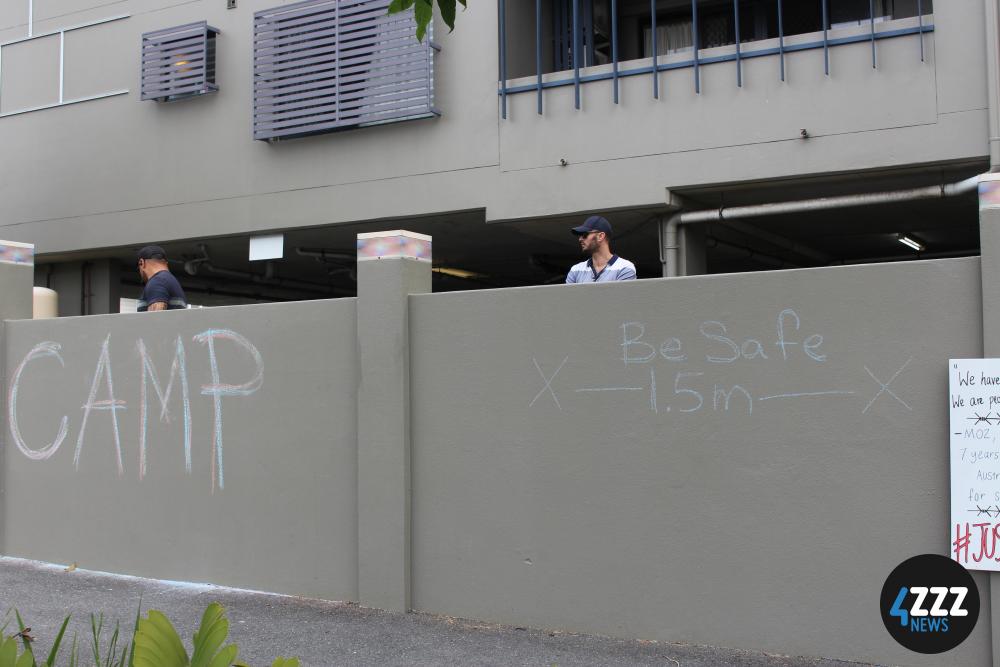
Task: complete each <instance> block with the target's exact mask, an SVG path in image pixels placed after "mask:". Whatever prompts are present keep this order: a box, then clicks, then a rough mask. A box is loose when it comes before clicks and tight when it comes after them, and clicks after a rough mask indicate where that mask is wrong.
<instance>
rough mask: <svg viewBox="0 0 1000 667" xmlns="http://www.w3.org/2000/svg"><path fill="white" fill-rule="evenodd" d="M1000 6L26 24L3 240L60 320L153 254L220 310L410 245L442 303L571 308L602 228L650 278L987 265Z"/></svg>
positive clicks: (28, 18)
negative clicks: (537, 296)
mask: <svg viewBox="0 0 1000 667" xmlns="http://www.w3.org/2000/svg"><path fill="white" fill-rule="evenodd" d="M996 4H997V3H996V2H995V0H970V1H969V2H956V1H954V0H951V1H949V0H938V1H937V2H934V3H933V4H932V2H931V0H860V1H859V0H815V2H795V3H792V2H788V1H787V0H786V1H784V2H781V1H779V0H735V1H733V2H730V1H729V0H724V1H715V0H696V1H693V2H692V1H690V0H653V2H651V3H637V2H626V1H625V0H535V2H531V0H501V1H500V2H499V4H495V3H477V2H475V1H472V2H470V3H469V5H470V6H469V8H468V9H467V10H465V11H460V12H459V15H458V17H457V21H456V30H455V31H454V32H448V31H447V28H445V27H444V26H443V25H442V24H440V22H437V23H435V25H434V26H433V28H434V29H433V31H432V33H431V34H430V35H429V36H428V37H427V38H426V39H425V41H424V43H422V44H420V43H417V41H416V39H415V37H414V36H413V35H412V25H411V24H410V23H406V24H403V23H400V22H399V20H398V17H397V18H396V19H391V20H390V19H389V18H388V17H386V15H385V6H386V5H387V3H386V2H378V1H374V0H366V1H363V2H344V1H341V2H330V1H327V2H324V1H321V0H309V1H307V2H298V3H282V2H280V1H278V0H235V2H234V1H233V0H199V1H197V2H178V1H176V0H122V1H119V2H107V1H106V0H12V1H11V2H7V3H3V6H2V7H0V146H2V155H3V157H4V159H3V160H0V237H2V238H5V239H8V240H11V241H19V242H27V243H33V244H34V245H35V252H36V285H41V286H47V287H51V288H53V289H56V290H57V291H58V292H59V296H60V306H59V310H60V314H63V315H74V314H89V313H102V312H117V310H118V304H119V299H120V297H130V296H135V293H136V292H137V291H138V289H139V286H138V284H139V278H138V275H137V274H136V273H135V271H134V266H133V265H134V261H133V259H132V258H133V257H134V251H135V250H136V249H137V248H139V247H141V246H143V245H146V244H148V243H158V244H160V245H162V246H164V247H165V248H167V250H168V253H169V254H170V256H171V259H172V260H173V262H174V264H173V266H172V268H174V272H175V273H176V274H178V275H179V276H180V277H181V278H182V282H183V283H184V284H185V287H186V288H187V290H188V292H189V297H190V300H191V301H192V302H194V303H201V304H205V305H212V304H223V303H247V302H259V301H274V300H293V299H308V298H322V297H333V296H344V295H352V294H354V292H355V289H356V288H355V269H354V256H353V253H354V239H355V236H356V234H357V233H359V232H369V231H379V230H387V229H396V228H401V227H405V228H407V229H410V230H413V231H417V232H423V233H427V234H430V235H432V236H433V237H434V240H435V248H434V252H435V257H434V264H435V269H436V272H435V274H434V275H435V290H452V289H470V288H478V287H489V286H515V285H529V284H541V283H546V282H559V281H560V280H561V279H562V277H563V276H564V274H565V271H566V269H567V268H568V266H569V265H570V264H571V263H572V262H573V261H576V257H575V250H576V249H575V245H574V244H573V242H572V238H571V237H570V236H569V235H568V233H567V230H568V227H570V226H572V225H573V224H577V221H578V220H579V219H580V218H581V216H584V215H588V214H590V213H594V212H599V213H602V214H605V215H606V216H607V217H608V218H609V219H610V220H611V221H612V223H613V224H614V225H615V231H616V250H618V251H619V252H620V253H621V254H622V255H623V256H627V257H629V258H630V259H632V260H633V261H635V262H636V264H637V266H638V267H639V274H640V277H655V276H659V275H663V274H664V272H669V273H682V274H683V273H687V274H693V273H706V272H712V273H718V272H731V271H746V270H762V269H772V268H786V267H796V266H822V265H829V264H839V263H854V262H870V261H888V260H902V259H910V258H917V257H925V258H927V257H951V256H962V255H974V254H978V243H979V239H978V221H977V214H976V199H975V195H974V194H973V193H972V191H971V190H969V189H968V188H963V187H947V186H950V185H951V184H956V183H961V182H962V181H963V180H964V179H967V178H969V177H971V176H975V175H976V174H979V173H982V172H985V171H988V170H989V169H990V168H991V166H992V165H993V164H995V163H996V162H997V156H998V154H1000V151H998V148H997V146H998V144H997V141H1000V140H997V139H996V137H997V136H1000V130H998V121H997V106H998V104H997V101H996V100H997V85H996V83H997V67H996V61H997V46H996V43H997V40H996V34H997V7H996ZM404 18H405V17H404ZM405 20H406V21H409V20H410V19H408V18H405ZM282 31H284V32H282ZM390 33H391V34H390ZM283 40H284V41H283ZM185 49H187V51H185ZM192 49H194V50H192ZM189 51H190V53H189ZM196 51H197V52H196ZM191 54H194V56H192V55H191ZM151 68H152V69H151ZM157 86H159V87H157ZM352 100H353V102H352ZM917 188H922V189H924V191H923V192H924V194H923V195H922V196H920V197H909V198H908V197H906V196H895V197H892V196H890V197H883V198H871V197H870V195H872V193H896V195H899V193H900V192H911V193H912V191H914V190H915V189H917ZM934 188H938V189H939V190H940V193H941V195H942V196H940V197H937V196H934V193H933V190H934ZM928 189H929V190H928ZM928 192H930V194H928ZM865 196H869V199H864V197H865ZM831 197H838V198H841V199H840V200H838V201H839V202H840V204H838V205H837V207H831V206H818V207H817V206H811V207H810V206H806V207H804V208H802V207H800V208H799V209H794V207H793V210H792V212H790V213H789V212H787V211H785V212H783V211H781V210H779V208H780V207H779V208H768V206H769V205H774V204H780V203H787V202H790V201H815V200H824V199H825V200H827V201H829V199H830V198H831ZM747 206H755V207H757V208H756V209H755V210H754V211H752V217H751V218H741V219H739V220H737V219H735V217H737V216H731V218H733V219H730V218H727V216H726V212H727V211H732V210H736V209H741V208H745V207H747ZM699 211H700V212H702V213H701V215H702V217H703V218H704V219H705V220H708V221H707V222H697V223H695V224H684V225H683V226H681V227H675V228H672V229H668V227H669V221H670V220H671V219H673V216H674V214H676V213H677V212H688V213H689V212H699ZM705 212H707V213H705ZM713 212H714V213H713ZM715 214H718V215H715ZM710 218H711V219H710ZM673 232H676V234H674V233H673ZM274 234H281V235H282V240H283V253H282V257H281V258H278V259H273V260H271V261H261V262H253V261H250V260H249V255H248V245H249V241H250V239H251V238H252V237H256V236H261V235H274ZM903 237H906V238H907V239H910V240H915V242H916V245H917V247H907V246H904V245H902V244H901V243H900V240H901V239H902V238H903ZM671 257H673V258H674V259H673V260H671ZM670 261H673V262H674V264H675V265H676V266H674V267H673V268H669V267H667V266H666V264H668V263H669V262H670Z"/></svg>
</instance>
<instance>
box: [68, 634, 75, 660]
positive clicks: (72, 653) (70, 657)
mask: <svg viewBox="0 0 1000 667" xmlns="http://www.w3.org/2000/svg"><path fill="white" fill-rule="evenodd" d="M76 639H77V637H76V633H75V632H74V633H73V647H72V648H71V649H70V651H69V667H77V653H76V649H77V645H76Z"/></svg>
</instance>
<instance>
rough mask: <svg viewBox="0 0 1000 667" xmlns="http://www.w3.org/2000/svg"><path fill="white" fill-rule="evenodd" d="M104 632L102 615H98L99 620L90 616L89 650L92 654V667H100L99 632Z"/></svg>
mask: <svg viewBox="0 0 1000 667" xmlns="http://www.w3.org/2000/svg"><path fill="white" fill-rule="evenodd" d="M103 630H104V614H101V615H100V620H98V617H97V616H94V615H93V614H91V615H90V650H91V651H92V652H93V653H94V666H95V667H100V665H101V632H102V631H103Z"/></svg>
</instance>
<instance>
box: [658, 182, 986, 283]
mask: <svg viewBox="0 0 1000 667" xmlns="http://www.w3.org/2000/svg"><path fill="white" fill-rule="evenodd" d="M978 187H979V176H978V175H977V176H973V177H972V178H967V179H965V180H964V181H959V182H958V183H945V184H941V185H930V186H927V187H923V188H911V189H909V190H894V191H891V192H872V193H868V194H860V195H844V196H840V197H821V198H819V199H803V200H799V201H787V202H774V203H771V204H756V205H753V206H734V207H733V208H719V209H712V210H708V211H686V212H678V213H674V214H673V215H671V216H670V217H669V218H668V219H667V220H666V221H665V222H663V221H661V222H660V224H661V226H662V235H661V240H662V245H661V249H662V251H663V254H662V255H661V259H662V261H663V275H664V276H665V277H668V278H670V277H674V276H677V275H678V265H679V262H678V259H679V247H678V243H677V237H678V227H680V225H687V224H691V223H694V222H724V221H726V220H739V219H744V218H757V217H761V216H765V215H781V214H784V213H805V212H809V211H824V210H828V209H833V208H848V207H853V206H871V205H875V204H892V203H898V202H906V201H917V200H920V199H942V198H945V197H954V196H957V195H961V194H965V193H968V192H973V191H975V190H976V189H977V188H978Z"/></svg>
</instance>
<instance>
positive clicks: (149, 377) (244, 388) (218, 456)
mask: <svg viewBox="0 0 1000 667" xmlns="http://www.w3.org/2000/svg"><path fill="white" fill-rule="evenodd" d="M192 341H193V342H195V343H198V344H199V345H202V346H204V347H205V349H206V352H207V358H208V359H207V361H208V367H209V372H210V377H211V382H209V383H207V384H203V385H201V387H200V393H201V395H202V396H210V397H211V399H212V407H213V424H212V437H211V451H212V455H211V457H210V459H211V480H212V490H213V491H214V490H215V487H216V485H217V486H218V488H219V489H223V488H225V475H224V465H223V464H224V458H223V410H222V405H223V402H222V399H223V397H239V396H250V395H251V394H254V393H256V392H257V391H258V390H259V389H260V388H261V386H262V385H263V383H264V361H263V358H262V357H261V355H260V352H259V351H258V350H257V348H256V347H255V346H254V344H253V343H251V342H250V341H249V340H248V339H247V338H246V337H244V336H242V335H241V334H239V333H237V332H235V331H232V330H229V329H207V330H205V331H202V332H201V333H198V334H196V335H195V336H194V337H193V338H192ZM220 343H225V344H230V345H235V346H236V347H237V348H239V349H241V350H242V351H243V352H244V353H245V354H246V355H248V356H249V357H250V358H251V360H252V363H253V371H252V373H251V374H250V379H249V380H246V381H245V382H241V383H232V382H224V381H223V379H222V378H223V372H222V369H221V368H220V364H219V358H218V354H217V348H216V346H217V345H218V344H220ZM135 346H136V351H137V353H138V358H139V368H138V375H139V377H140V381H139V414H138V420H139V447H138V450H139V462H138V477H139V479H143V478H144V477H145V476H146V473H147V432H148V422H149V403H150V394H151V393H152V394H155V395H156V398H157V399H158V400H159V407H160V411H159V418H160V421H161V422H163V423H169V422H170V421H171V412H170V397H171V394H172V393H175V392H174V387H175V386H177V387H179V392H180V402H181V412H182V417H181V421H182V423H183V428H184V436H183V437H184V441H183V447H184V469H185V471H186V472H187V473H189V474H190V473H191V446H192V420H191V391H190V387H189V385H188V370H187V353H186V351H185V347H184V340H183V338H182V337H181V336H178V337H177V339H176V340H175V342H174V346H173V348H174V359H173V362H172V363H171V365H170V375H169V377H168V378H167V384H166V387H164V386H163V384H162V382H161V380H160V374H159V373H158V372H157V369H156V365H155V364H154V363H153V360H152V358H151V357H150V355H149V352H148V349H147V347H146V343H145V341H144V340H143V339H142V338H139V339H138V340H137V341H136V344H135ZM46 359H55V360H56V361H58V362H59V364H60V366H62V367H63V368H65V366H66V362H65V360H64V359H63V355H62V345H60V344H59V343H57V342H54V341H42V342H40V343H38V344H37V345H35V346H34V347H32V348H31V350H30V351H29V352H28V353H27V354H26V355H25V356H24V358H23V359H22V360H21V362H20V363H19V364H18V365H17V367H16V368H15V369H14V372H13V374H12V375H11V379H10V386H9V387H8V392H7V422H8V424H9V429H10V435H11V439H12V441H13V443H14V445H15V446H16V447H17V449H18V450H19V451H20V452H21V453H22V454H24V455H25V456H26V457H28V458H29V459H31V460H32V461H46V460H48V459H50V458H52V457H53V456H54V455H55V454H56V452H58V451H59V448H60V447H61V446H62V444H63V441H64V440H65V439H66V436H67V434H68V431H69V422H70V417H69V416H68V415H63V416H62V417H61V418H60V420H59V427H58V430H57V433H56V435H55V438H54V439H53V440H52V441H51V442H49V443H46V444H43V445H39V444H37V443H34V446H32V445H29V444H28V443H27V442H25V438H24V436H23V435H22V433H21V428H20V423H19V419H18V415H19V410H18V401H19V398H20V383H21V379H22V377H23V376H24V375H25V373H27V372H31V368H32V367H34V366H36V365H39V364H42V363H43V361H44V360H46ZM37 371H38V372H43V373H46V374H47V375H48V376H50V377H51V376H52V372H53V371H52V369H51V368H42V367H41V366H39V367H38V368H37ZM150 387H151V388H152V392H150V390H149V388H150ZM22 402H23V400H22ZM22 407H23V406H22ZM127 409H128V402H127V401H126V400H124V399H122V398H119V397H118V396H117V395H116V393H115V384H114V374H113V371H112V364H111V335H110V334H108V336H107V337H106V338H105V339H104V341H103V342H102V343H101V347H100V350H99V351H98V355H97V364H96V367H95V369H94V373H93V376H92V379H91V382H90V391H89V393H88V395H87V398H86V401H85V402H84V404H83V405H82V406H81V410H82V411H83V416H82V418H81V421H80V429H79V432H78V434H77V439H76V448H75V450H74V452H73V465H74V467H75V468H76V469H79V467H80V458H81V456H82V455H83V451H84V443H85V442H86V432H87V424H88V421H89V420H90V419H91V413H92V412H95V411H98V412H108V413H110V419H111V426H112V433H113V437H114V449H115V462H116V467H117V474H118V476H123V475H124V474H125V460H124V456H123V453H122V452H123V443H122V435H121V429H120V427H119V416H118V413H119V412H124V411H127Z"/></svg>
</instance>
